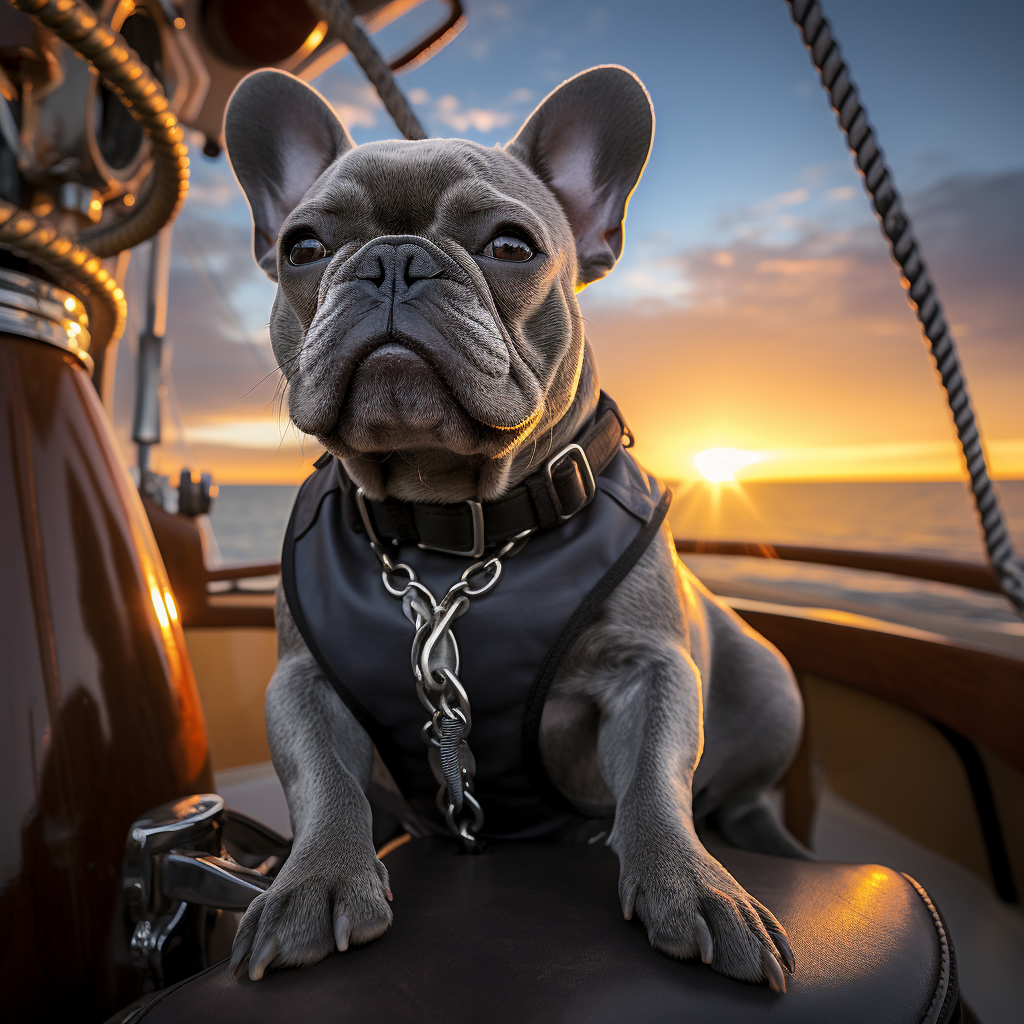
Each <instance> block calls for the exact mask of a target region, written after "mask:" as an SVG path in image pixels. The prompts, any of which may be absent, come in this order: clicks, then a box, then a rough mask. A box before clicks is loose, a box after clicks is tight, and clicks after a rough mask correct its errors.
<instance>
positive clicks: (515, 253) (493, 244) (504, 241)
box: [484, 235, 533, 263]
mask: <svg viewBox="0 0 1024 1024" xmlns="http://www.w3.org/2000/svg"><path fill="white" fill-rule="evenodd" d="M484 255H485V256H490V257H491V259H494V260H511V261H512V262H513V263H525V262H526V261H527V260H531V259H533V250H532V249H531V248H530V247H529V245H527V243H526V242H524V241H523V240H522V239H521V238H517V237H516V236H515V235H498V237H497V238H492V239H491V241H489V242H488V243H487V245H486V246H485V247H484Z"/></svg>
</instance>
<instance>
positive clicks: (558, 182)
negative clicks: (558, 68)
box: [506, 64, 654, 287]
mask: <svg viewBox="0 0 1024 1024" xmlns="http://www.w3.org/2000/svg"><path fill="white" fill-rule="evenodd" d="M653 137H654V108H653V107H652V106H651V98H650V96H648V95H647V90H646V89H645V88H644V86H643V83H642V82H641V81H640V79H639V78H637V77H636V75H634V74H633V72H632V71H627V70H626V69H625V68H621V67H618V66H616V65H612V64H608V65H604V66H602V67H596V68H591V69H590V70H589V71H584V72H581V73H580V74H578V75H576V76H575V77H574V78H570V79H569V80H568V81H567V82H563V83H562V84H561V85H560V86H559V87H558V88H557V89H555V91H554V92H552V93H551V94H550V95H549V96H548V97H547V99H545V100H544V101H543V102H542V103H541V104H540V106H538V107H537V109H536V110H535V111H534V112H533V113H532V114H531V115H530V116H529V118H528V119H527V121H526V123H525V124H524V125H523V127H522V128H520V129H519V132H518V134H517V135H516V137H515V138H514V139H513V140H512V141H511V142H510V143H509V144H508V146H507V147H506V148H507V150H508V152H510V153H511V154H512V155H513V156H516V157H518V158H519V159H520V160H522V161H523V163H525V164H526V165H527V166H528V167H529V168H530V169H531V170H533V171H534V172H535V173H536V174H537V175H538V176H539V177H540V178H541V180H542V181H544V182H545V184H547V185H548V187H549V188H550V189H551V190H552V191H553V192H554V193H555V195H556V196H557V197H558V200H559V202H560V203H561V205H562V209H563V210H565V214H566V216H567V217H568V218H569V224H570V226H571V227H572V231H573V235H574V236H575V238H576V256H577V261H578V266H579V272H578V277H577V284H578V285H579V286H580V287H582V286H583V285H586V284H589V283H590V282H591V281H596V280H597V279H598V278H600V277H604V275H605V274H607V273H608V271H609V270H611V269H612V267H614V266H615V262H616V260H618V258H619V256H620V255H621V254H622V226H623V222H624V221H625V219H626V205H627V203H628V202H629V197H630V194H631V193H632V191H633V189H634V188H635V187H636V183H637V182H638V181H639V180H640V175H641V174H642V173H643V170H644V164H646V163H647V154H648V153H649V152H650V150H651V140H652V138H653Z"/></svg>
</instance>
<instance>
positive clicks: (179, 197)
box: [9, 0, 189, 257]
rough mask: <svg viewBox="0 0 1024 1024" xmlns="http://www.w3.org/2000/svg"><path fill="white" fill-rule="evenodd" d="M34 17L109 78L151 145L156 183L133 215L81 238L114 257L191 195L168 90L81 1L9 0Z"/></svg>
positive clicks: (152, 231)
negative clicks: (167, 94)
mask: <svg viewBox="0 0 1024 1024" xmlns="http://www.w3.org/2000/svg"><path fill="white" fill-rule="evenodd" d="M9 3H10V4H11V6H12V7H16V8H17V9H18V10H19V11H24V12H25V13H26V14H28V15H31V17H32V18H34V19H35V20H36V21H37V22H38V23H39V24H40V25H44V26H45V27H46V28H48V29H50V31H52V32H53V33H54V34H55V35H57V36H59V37H60V38H61V39H63V40H64V42H65V43H67V44H68V46H70V47H71V48H72V49H74V50H77V51H78V52H79V53H80V54H81V55H82V56H83V57H85V58H86V60H88V61H89V63H90V64H92V65H93V66H94V67H95V68H96V70H97V71H99V73H100V74H101V75H102V76H103V78H104V80H105V81H106V83H107V84H108V85H109V86H110V88H111V89H112V90H113V91H114V93H115V94H116V95H117V98H118V99H119V100H120V101H121V102H122V103H123V104H124V105H125V106H126V107H127V108H128V113H130V114H131V116H132V117H133V118H134V119H135V121H136V122H137V123H138V125H139V127H140V128H141V129H142V132H143V134H144V135H146V136H147V138H148V139H149V142H150V147H151V149H152V153H153V160H154V164H155V166H154V172H153V184H152V187H151V188H150V190H149V194H148V195H147V196H146V198H145V199H144V200H143V201H142V202H141V203H138V204H136V206H135V208H134V209H133V211H132V213H131V214H130V215H129V216H127V217H125V218H123V219H122V220H118V221H116V222H114V223H113V224H109V225H103V226H100V227H95V228H90V229H89V230H87V231H83V232H82V233H81V234H80V235H79V238H78V239H77V240H78V241H79V242H81V243H82V244H83V245H86V246H88V247H89V248H90V249H91V250H92V251H93V253H95V254H96V255H97V256H100V257H103V256H114V255H116V254H117V253H119V252H121V251H122V250H123V249H131V248H132V247H133V246H136V245H138V244H139V243H140V242H144V241H145V240H146V239H147V238H152V237H153V235H155V234H156V233H157V232H158V231H159V230H160V229H161V228H162V227H163V226H164V225H165V224H167V223H169V222H170V221H171V220H173V219H174V217H175V216H176V215H177V213H178V211H179V210H180V209H181V204H182V203H184V201H185V197H186V196H187V195H188V178H189V160H188V146H186V145H185V142H184V134H183V133H182V130H181V127H180V125H179V124H178V119H177V118H176V117H175V116H174V113H173V112H172V111H171V108H170V104H169V103H168V100H167V96H166V94H165V93H164V90H163V86H162V85H161V84H160V82H159V81H157V79H156V77H155V76H154V75H153V74H152V72H151V71H150V70H149V68H148V67H147V66H146V65H145V64H144V63H143V62H142V60H141V59H140V58H139V55H138V54H137V53H136V52H135V51H134V50H133V49H132V48H131V47H130V46H129V45H128V44H127V43H126V42H125V41H124V39H123V38H122V36H121V35H120V34H119V33H117V32H115V31H114V30H113V29H111V28H110V27H109V26H108V25H104V24H103V22H101V21H100V20H99V18H97V17H96V14H95V13H94V12H93V10H92V9H91V8H90V7H89V6H87V5H86V4H84V3H82V2H81V0H9Z"/></svg>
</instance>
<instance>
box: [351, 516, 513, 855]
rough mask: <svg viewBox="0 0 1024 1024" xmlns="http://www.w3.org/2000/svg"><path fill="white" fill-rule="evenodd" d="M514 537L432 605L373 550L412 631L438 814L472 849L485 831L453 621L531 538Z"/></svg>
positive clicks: (404, 570) (409, 571)
mask: <svg viewBox="0 0 1024 1024" xmlns="http://www.w3.org/2000/svg"><path fill="white" fill-rule="evenodd" d="M532 532H533V531H532V530H525V531H524V532H523V533H520V534H518V535H517V536H515V537H513V538H512V540H510V541H508V543H506V544H505V545H503V546H502V547H501V548H499V550H498V551H497V552H496V553H495V554H494V555H493V556H492V557H491V558H488V559H486V560H482V561H479V562H474V563H473V564H472V565H471V566H469V568H468V569H466V571H465V572H464V573H463V574H462V576H461V577H460V579H458V580H457V581H456V582H455V583H453V584H452V585H451V586H450V587H449V588H448V591H447V593H446V594H445V595H444V597H442V598H441V600H440V601H438V600H437V599H436V598H435V597H434V595H433V594H432V593H431V591H430V589H429V587H427V586H426V585H425V584H423V583H422V582H420V579H419V577H418V576H417V575H416V570H415V569H413V568H412V566H411V565H408V564H407V563H406V562H397V563H396V562H394V561H392V559H391V557H390V556H389V555H388V553H387V552H386V551H385V550H384V549H383V548H382V547H381V546H380V545H379V544H376V543H372V542H371V547H372V548H373V551H374V553H375V554H376V555H377V558H378V559H380V564H381V574H380V575H381V580H382V581H383V583H384V589H385V590H386V591H387V592H388V593H389V594H390V595H391V596H392V597H394V598H396V599H397V600H400V601H401V602H402V611H403V612H404V614H405V617H406V618H407V619H408V620H409V621H410V622H411V623H412V626H413V630H414V632H413V638H412V650H411V652H410V661H411V665H412V674H413V678H414V679H415V680H416V694H417V696H418V697H419V699H420V703H421V704H422V705H423V707H424V709H425V710H426V711H427V713H428V714H429V715H430V717H429V718H428V719H427V721H426V722H425V723H424V725H423V728H422V729H421V730H420V736H421V738H422V739H423V742H424V743H425V744H426V745H427V747H428V750H427V760H428V761H429V762H430V769H431V771H432V772H433V774H434V778H435V779H436V780H437V782H438V783H439V784H440V785H439V789H438V791H437V808H438V810H439V811H440V812H441V814H443V815H444V818H445V821H446V822H447V823H448V827H449V828H450V829H451V831H452V832H454V833H455V835H457V836H459V837H460V838H461V839H462V841H463V843H465V845H466V846H467V847H468V848H469V849H473V848H474V847H475V846H476V843H477V838H476V837H477V833H479V832H480V830H481V829H482V828H483V825H484V812H483V809H482V808H481V807H480V803H479V802H478V801H477V799H476V797H475V796H474V795H473V779H474V777H475V775H476V760H475V759H474V757H473V754H472V751H471V750H470V749H469V745H468V744H467V743H466V737H468V736H469V734H470V731H471V730H472V728H473V715H472V711H471V710H470V705H469V695H468V694H467V693H466V688H465V687H464V686H463V685H462V681H461V680H460V679H459V645H458V643H457V642H456V640H455V634H454V633H453V632H452V624H453V623H454V622H455V620H456V619H458V618H460V617H461V616H463V615H465V614H466V612H467V611H469V606H470V601H471V599H473V598H478V597H483V596H484V595H485V594H489V593H490V592H491V591H492V590H493V589H494V588H495V587H496V586H497V585H498V581H499V580H500V579H501V573H502V559H503V558H510V557H512V556H513V555H516V554H518V553H519V552H520V551H521V550H522V549H523V546H524V545H525V544H526V542H527V540H528V539H529V537H530V534H531V533H532Z"/></svg>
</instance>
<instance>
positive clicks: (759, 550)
mask: <svg viewBox="0 0 1024 1024" xmlns="http://www.w3.org/2000/svg"><path fill="white" fill-rule="evenodd" d="M676 550H677V551H678V552H679V553H680V554H695V555H743V556H746V557H752V558H774V559H779V560H781V561H784V562H810V563H813V564H816V565H831V566H837V567H839V568H844V569H864V570H866V571H869V572H888V573H893V574H894V575H896V576H910V577H912V578H914V579H919V580H931V581H932V582H934V583H952V584H954V585H955V586H958V587H970V588H972V589H973V590H987V591H991V592H994V593H997V594H998V593H1001V592H1002V591H1001V590H1000V587H999V581H998V580H997V579H996V574H995V573H994V572H993V571H992V570H991V569H990V568H989V566H987V565H983V564H982V563H980V562H961V561H955V560H953V559H944V558H930V557H928V556H926V555H902V554H886V553H883V552H877V551H853V550H848V549H846V548H815V547H801V546H798V545H793V544H756V543H751V542H748V541H733V540H689V539H679V538H677V539H676Z"/></svg>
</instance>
